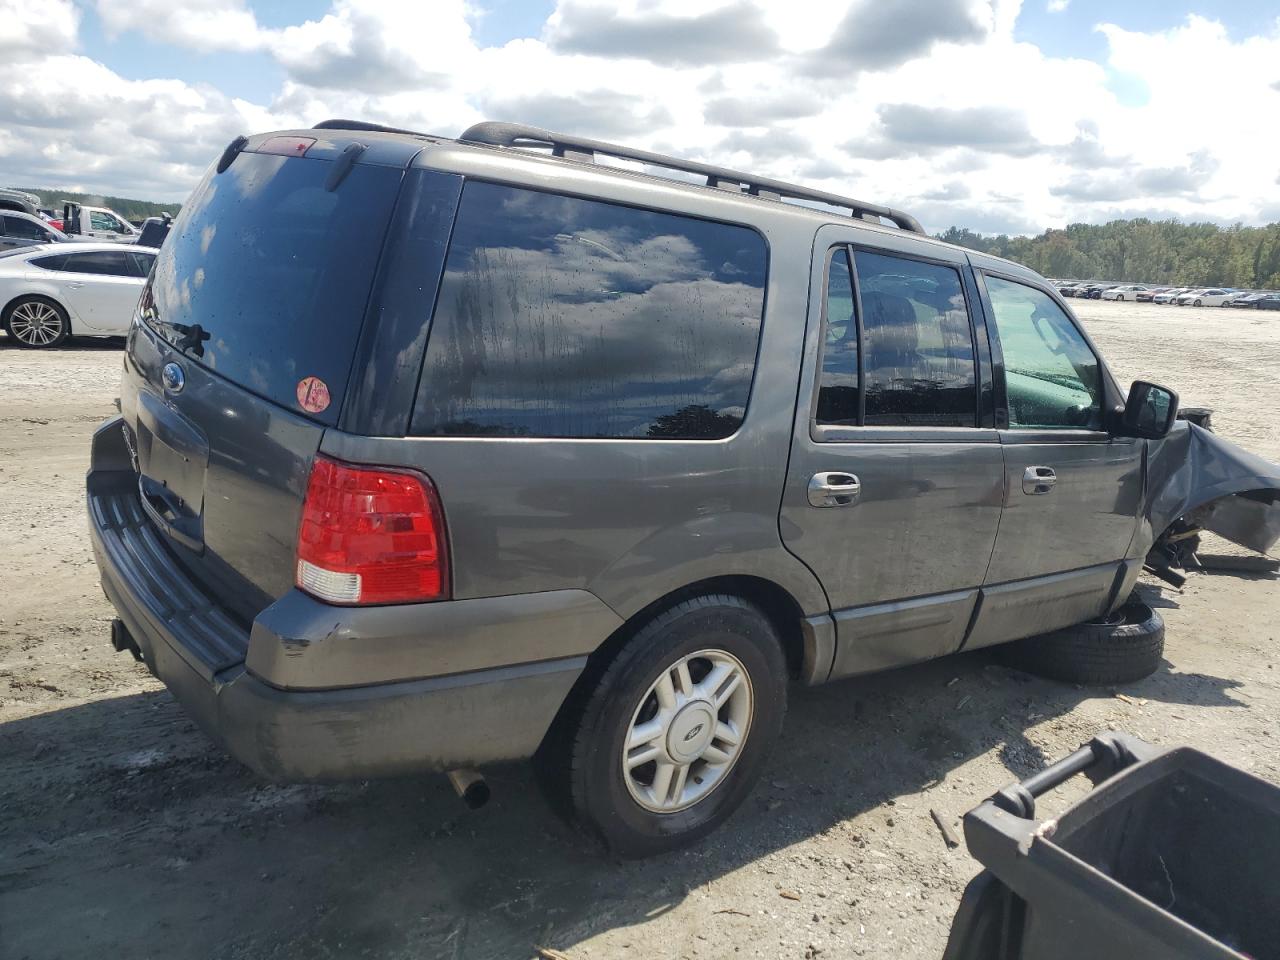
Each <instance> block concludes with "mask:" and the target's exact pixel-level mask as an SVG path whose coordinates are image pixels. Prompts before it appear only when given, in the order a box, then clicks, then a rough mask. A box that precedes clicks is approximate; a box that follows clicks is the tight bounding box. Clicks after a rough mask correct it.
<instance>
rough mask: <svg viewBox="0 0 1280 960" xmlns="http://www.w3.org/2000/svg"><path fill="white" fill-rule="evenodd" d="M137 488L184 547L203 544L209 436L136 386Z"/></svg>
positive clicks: (159, 522) (148, 507)
mask: <svg viewBox="0 0 1280 960" xmlns="http://www.w3.org/2000/svg"><path fill="white" fill-rule="evenodd" d="M135 432H136V437H135V439H136V444H137V458H138V493H139V494H140V496H141V497H142V504H143V506H144V507H145V508H146V511H147V514H148V515H149V516H150V517H151V519H152V521H153V522H154V523H155V524H156V525H157V526H158V527H160V528H161V529H162V530H164V531H165V532H166V533H167V534H168V535H169V536H170V537H171V538H172V539H173V540H175V541H177V542H178V543H180V544H182V545H183V546H184V547H186V548H187V549H189V550H193V551H195V552H197V553H200V552H202V551H203V550H204V490H205V475H206V473H207V471H208V467H209V442H208V440H207V439H205V436H204V434H203V433H201V431H200V430H199V429H198V428H197V427H196V426H195V425H194V424H192V423H191V422H190V421H189V420H187V419H186V417H184V416H182V414H181V413H179V412H178V411H177V410H175V409H174V408H173V407H171V406H169V405H168V404H166V403H164V402H163V401H161V400H159V399H158V398H156V397H154V396H152V395H151V394H148V393H147V392H145V391H140V392H139V394H138V419H137V425H136V428H135Z"/></svg>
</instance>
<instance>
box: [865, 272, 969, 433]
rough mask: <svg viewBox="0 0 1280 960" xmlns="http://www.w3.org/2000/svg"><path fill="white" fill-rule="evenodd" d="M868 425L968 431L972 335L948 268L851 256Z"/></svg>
mask: <svg viewBox="0 0 1280 960" xmlns="http://www.w3.org/2000/svg"><path fill="white" fill-rule="evenodd" d="M854 268H855V269H856V270H857V273H858V296H859V300H860V303H861V307H862V335H863V351H864V353H865V359H864V361H863V368H864V370H863V372H864V376H865V378H866V379H865V382H864V384H863V389H864V390H865V392H866V399H865V404H866V418H865V423H866V425H868V426H917V427H972V426H975V425H976V424H977V408H978V389H977V377H976V374H975V370H974V352H973V334H972V331H971V330H970V327H969V313H968V309H967V308H966V306H965V300H964V288H963V287H962V286H961V283H960V273H959V271H957V270H956V269H955V268H954V267H946V266H941V265H939V264H934V263H921V262H920V261H918V260H907V259H905V258H902V257H892V256H887V255H885V254H881V253H869V252H867V251H862V250H860V251H858V252H856V253H855V254H854Z"/></svg>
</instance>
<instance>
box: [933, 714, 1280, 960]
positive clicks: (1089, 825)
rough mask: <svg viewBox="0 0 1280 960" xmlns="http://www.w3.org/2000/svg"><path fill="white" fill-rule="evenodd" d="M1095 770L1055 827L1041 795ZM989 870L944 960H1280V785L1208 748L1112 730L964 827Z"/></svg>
mask: <svg viewBox="0 0 1280 960" xmlns="http://www.w3.org/2000/svg"><path fill="white" fill-rule="evenodd" d="M1078 773H1085V774H1088V775H1089V776H1090V777H1091V778H1093V780H1094V782H1095V783H1096V784H1097V786H1095V788H1094V790H1093V791H1092V792H1091V793H1090V794H1089V795H1088V796H1087V797H1085V798H1084V799H1083V800H1081V801H1080V802H1079V803H1077V804H1075V805H1074V806H1073V807H1071V808H1070V809H1069V810H1067V811H1066V812H1065V813H1063V814H1062V815H1061V816H1060V817H1058V818H1057V819H1045V820H1037V819H1036V816H1035V813H1036V811H1035V798H1036V797H1037V796H1039V795H1041V794H1043V793H1045V792H1047V791H1049V790H1052V789H1053V788H1054V787H1056V786H1058V785H1060V784H1061V783H1063V782H1064V781H1066V780H1067V779H1069V778H1070V777H1072V776H1074V775H1076V774H1078ZM964 832H965V840H966V842H967V843H968V846H969V851H970V852H971V853H972V854H973V856H974V857H976V858H977V859H978V860H979V861H981V862H982V864H983V865H984V866H985V867H986V870H984V871H983V872H982V873H981V874H979V875H978V876H977V878H975V879H974V881H973V882H972V883H970V884H969V886H968V888H967V889H966V890H965V894H964V897H963V899H962V900H961V903H960V909H959V910H958V911H957V913H956V917H955V920H954V921H953V923H952V927H951V937H950V940H949V941H948V943H947V950H946V953H945V954H944V960H1110V958H1116V960H1146V958H1153V960H1154V958H1161V960H1163V958H1177V960H1181V958H1197V960H1198V958H1220V957H1221V958H1225V957H1232V958H1240V957H1251V958H1254V960H1280V877H1278V876H1277V874H1278V873H1280V788H1277V787H1275V786H1273V785H1272V784H1270V783H1267V782H1266V781H1264V780H1260V779H1259V778H1257V777H1255V776H1252V775H1251V774H1248V773H1245V772H1243V771H1241V770H1237V769H1236V768H1234V767H1231V766H1228V765H1227V764H1225V763H1222V762H1220V761H1218V760H1215V759H1214V758H1213V757H1211V756H1208V755H1207V754H1204V753H1201V752H1199V751H1198V750H1191V749H1188V748H1185V747H1178V748H1174V749H1171V750H1163V749H1160V748H1156V747H1153V746H1152V745H1150V744H1148V743H1145V742H1144V741H1142V740H1139V739H1137V738H1136V737H1131V736H1127V735H1125V734H1120V733H1108V734H1103V735H1101V736H1098V737H1095V738H1094V739H1093V740H1092V741H1091V742H1090V743H1088V744H1086V745H1085V746H1084V747H1081V748H1080V749H1079V750H1078V751H1076V752H1075V753H1073V754H1072V755H1071V756H1069V757H1067V758H1066V759H1064V760H1061V761H1059V762H1058V763H1055V764H1054V765H1053V766H1051V767H1048V768H1047V769H1045V770H1043V771H1041V772H1040V773H1038V774H1036V775H1035V776H1033V777H1031V778H1030V779H1028V780H1024V781H1023V782H1022V783H1020V784H1014V785H1013V786H1011V787H1007V788H1005V789H1004V790H1001V791H1000V792H999V793H997V794H996V795H995V796H994V797H992V798H991V799H990V800H988V801H986V802H985V803H983V804H981V805H980V806H978V807H976V808H975V809H973V810H971V811H970V812H969V813H968V815H967V816H966V817H965V821H964Z"/></svg>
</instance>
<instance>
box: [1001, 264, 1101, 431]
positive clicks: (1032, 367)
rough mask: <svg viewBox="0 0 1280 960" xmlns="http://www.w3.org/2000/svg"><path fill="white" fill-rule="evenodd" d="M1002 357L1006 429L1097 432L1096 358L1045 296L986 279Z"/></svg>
mask: <svg viewBox="0 0 1280 960" xmlns="http://www.w3.org/2000/svg"><path fill="white" fill-rule="evenodd" d="M987 293H988V294H989V295H990V297H991V307H992V310H993V311H994V313H995V322H996V333H997V335H998V336H999V338H1000V351H1001V353H1003V354H1004V375H1005V383H1006V385H1007V389H1008V396H1009V426H1010V427H1022V428H1037V429H1044V428H1049V429H1057V428H1074V429H1077V430H1079V429H1090V430H1097V429H1100V428H1101V426H1102V373H1101V371H1100V370H1099V368H1098V358H1097V357H1095V356H1094V355H1093V351H1092V350H1090V349H1089V345H1088V344H1087V343H1086V342H1085V339H1084V337H1082V336H1081V335H1080V331H1078V330H1077V329H1076V327H1075V324H1073V323H1072V322H1071V318H1070V317H1068V316H1067V315H1066V314H1065V313H1063V311H1062V308H1061V307H1059V306H1058V305H1057V304H1056V303H1054V302H1053V299H1052V298H1051V297H1050V296H1049V295H1048V294H1046V293H1042V292H1041V291H1039V290H1036V289H1034V288H1033V287H1028V286H1026V285H1024V284H1021V283H1014V282H1013V281H1011V280H1001V279H1000V278H999V277H987Z"/></svg>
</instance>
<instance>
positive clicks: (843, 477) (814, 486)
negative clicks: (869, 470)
mask: <svg viewBox="0 0 1280 960" xmlns="http://www.w3.org/2000/svg"><path fill="white" fill-rule="evenodd" d="M861 493H862V484H861V483H859V482H858V478H857V477H855V476H854V475H853V474H852V473H840V472H839V471H835V472H832V473H815V474H814V475H813V476H812V477H810V478H809V506H811V507H849V506H852V505H853V504H855V503H857V502H858V497H859V496H860V495H861Z"/></svg>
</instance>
